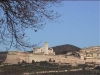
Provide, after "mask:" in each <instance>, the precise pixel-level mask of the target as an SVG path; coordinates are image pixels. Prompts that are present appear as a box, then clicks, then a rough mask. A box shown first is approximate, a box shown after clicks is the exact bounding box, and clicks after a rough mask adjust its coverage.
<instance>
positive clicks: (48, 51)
mask: <svg viewBox="0 0 100 75" xmlns="http://www.w3.org/2000/svg"><path fill="white" fill-rule="evenodd" d="M33 54H46V55H55V52H53V49H52V48H49V46H48V43H47V42H44V46H43V47H37V48H34V50H33Z"/></svg>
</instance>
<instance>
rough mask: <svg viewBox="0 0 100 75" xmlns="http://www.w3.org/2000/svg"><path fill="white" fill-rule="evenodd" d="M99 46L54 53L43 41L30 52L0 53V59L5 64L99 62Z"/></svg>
mask: <svg viewBox="0 0 100 75" xmlns="http://www.w3.org/2000/svg"><path fill="white" fill-rule="evenodd" d="M99 50H100V46H95V47H89V48H83V49H82V50H80V51H77V52H74V55H73V53H71V52H69V53H68V54H62V55H55V52H54V51H53V49H52V48H49V46H48V43H47V42H45V43H44V46H43V47H39V48H34V50H33V51H32V52H21V51H9V52H1V53H0V61H3V63H5V64H18V63H19V62H22V61H26V62H27V63H32V60H34V61H35V62H40V61H48V62H49V60H51V62H55V63H59V64H61V63H70V64H73V65H76V64H85V63H86V62H96V63H100V62H99V59H100V51H99Z"/></svg>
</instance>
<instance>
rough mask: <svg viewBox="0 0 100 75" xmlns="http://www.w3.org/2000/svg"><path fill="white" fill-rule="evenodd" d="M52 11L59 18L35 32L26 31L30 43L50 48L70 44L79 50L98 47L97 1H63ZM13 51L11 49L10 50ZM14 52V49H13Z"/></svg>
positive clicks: (99, 8)
mask: <svg viewBox="0 0 100 75" xmlns="http://www.w3.org/2000/svg"><path fill="white" fill-rule="evenodd" d="M52 9H53V10H54V11H56V12H58V13H59V14H61V16H60V17H59V18H57V19H56V21H57V22H55V21H50V22H48V23H47V24H46V25H45V26H44V28H43V29H41V30H38V31H37V32H34V31H31V30H28V31H27V35H26V36H28V38H30V43H33V44H38V43H39V42H41V43H40V44H39V46H43V43H44V42H48V43H49V46H50V47H53V46H57V45H63V44H71V45H75V46H77V47H80V48H84V47H90V46H100V39H99V38H100V33H99V32H100V2H99V1H63V2H62V4H61V6H60V7H52ZM12 50H13V48H12ZM15 50H16V49H15Z"/></svg>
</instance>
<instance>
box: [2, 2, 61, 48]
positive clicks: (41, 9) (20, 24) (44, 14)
mask: <svg viewBox="0 0 100 75" xmlns="http://www.w3.org/2000/svg"><path fill="white" fill-rule="evenodd" d="M59 2H60V1H59V0H0V12H1V13H2V14H0V44H1V45H6V46H9V47H8V48H7V50H9V49H10V48H11V47H12V46H13V47H15V48H20V47H21V48H25V47H29V48H30V47H31V48H32V47H34V46H35V45H34V44H33V45H31V44H29V42H28V41H27V40H25V36H26V33H25V30H26V29H32V30H34V31H35V32H36V31H37V30H38V29H41V28H43V26H44V24H45V20H46V19H48V20H53V19H55V18H57V17H58V16H59V15H57V13H54V12H53V10H48V9H49V8H50V7H51V6H52V5H55V4H58V3H59Z"/></svg>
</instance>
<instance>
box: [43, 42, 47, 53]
mask: <svg viewBox="0 0 100 75" xmlns="http://www.w3.org/2000/svg"><path fill="white" fill-rule="evenodd" d="M44 54H48V42H44Z"/></svg>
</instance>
